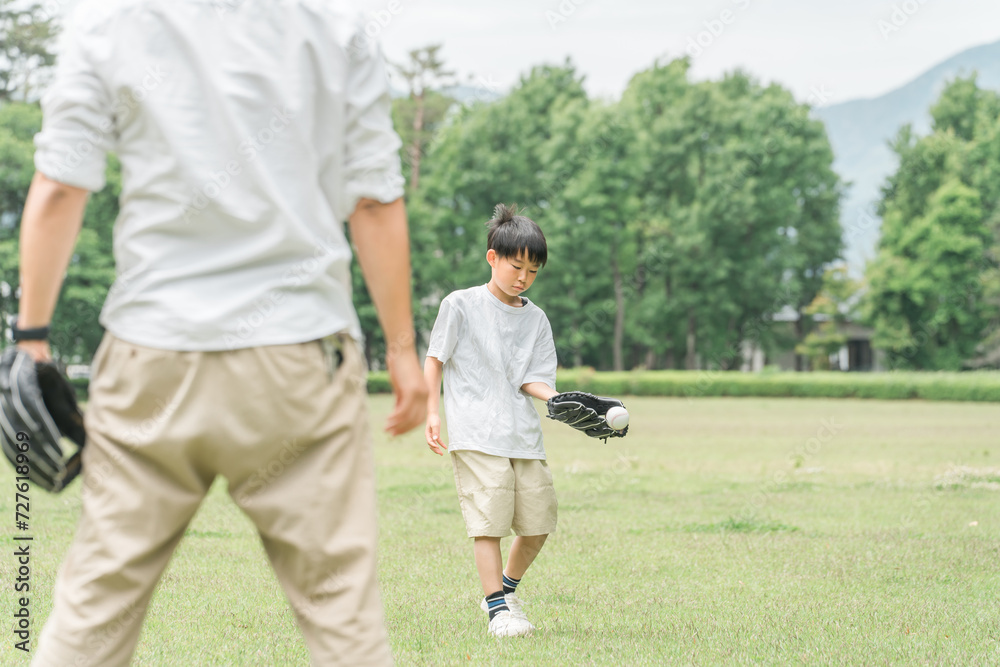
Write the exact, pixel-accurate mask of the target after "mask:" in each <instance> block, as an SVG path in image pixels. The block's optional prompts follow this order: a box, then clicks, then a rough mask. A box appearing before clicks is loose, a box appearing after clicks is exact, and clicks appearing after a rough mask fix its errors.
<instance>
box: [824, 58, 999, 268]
mask: <svg viewBox="0 0 1000 667" xmlns="http://www.w3.org/2000/svg"><path fill="white" fill-rule="evenodd" d="M972 72H977V73H978V75H979V76H978V82H979V86H980V87H982V88H992V89H1000V42H995V43H993V44H984V45H982V46H976V47H973V48H971V49H968V50H966V51H963V52H962V53H959V54H958V55H956V56H953V57H951V58H949V59H948V60H946V61H944V62H942V63H941V64H939V65H937V66H935V67H933V68H931V69H930V70H928V71H927V72H925V73H924V74H921V75H920V76H918V77H917V78H916V79H914V80H913V81H911V82H909V83H907V84H906V85H904V86H902V87H900V88H897V89H896V90H893V91H891V92H889V93H886V94H885V95H882V96H880V97H876V98H872V99H862V100H852V101H849V102H843V103H841V104H834V105H831V106H828V107H821V108H819V109H816V110H814V113H815V115H816V116H817V117H818V118H819V119H821V120H822V121H824V122H825V123H826V131H827V134H828V136H829V137H830V145H831V146H832V147H833V154H834V165H833V167H834V170H835V171H836V172H837V173H838V174H840V177H841V178H842V179H843V180H844V181H846V182H848V183H851V184H852V186H851V187H850V189H849V190H848V193H847V196H846V197H845V199H844V202H843V210H842V212H841V223H842V224H843V227H844V239H845V243H846V245H847V247H846V250H845V258H846V259H847V263H848V266H849V267H850V270H851V273H853V274H855V275H860V274H861V272H862V271H863V270H864V265H865V261H866V260H868V259H871V258H872V257H874V254H875V246H876V244H877V242H878V238H879V223H880V221H879V220H878V219H877V217H876V216H875V212H874V205H875V203H876V202H877V201H878V198H879V193H880V188H881V187H882V185H883V184H884V183H885V180H886V178H887V177H888V176H889V175H890V174H891V173H892V172H893V171H894V170H895V169H896V166H897V164H896V158H895V155H894V154H893V153H892V151H891V150H890V149H889V147H888V145H887V142H888V141H890V140H891V139H892V138H893V137H895V136H896V133H897V132H898V131H899V128H900V127H901V126H903V125H905V124H906V123H910V124H912V125H913V128H914V130H916V131H917V133H919V134H926V133H928V132H930V125H931V118H930V112H929V110H930V107H931V106H932V105H933V104H934V102H935V101H937V98H938V96H939V95H940V94H941V90H942V89H943V88H944V85H945V84H946V83H947V82H948V81H950V80H952V79H954V78H955V77H957V76H959V75H962V76H965V75H968V74H971V73H972Z"/></svg>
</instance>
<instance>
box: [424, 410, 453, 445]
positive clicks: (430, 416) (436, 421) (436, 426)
mask: <svg viewBox="0 0 1000 667" xmlns="http://www.w3.org/2000/svg"><path fill="white" fill-rule="evenodd" d="M424 438H425V439H426V440H427V446H428V447H430V448H431V451H432V452H434V453H435V454H437V455H438V456H444V452H445V450H446V449H448V445H446V444H444V443H443V442H441V416H440V415H438V413H437V412H428V413H427V428H425V429H424Z"/></svg>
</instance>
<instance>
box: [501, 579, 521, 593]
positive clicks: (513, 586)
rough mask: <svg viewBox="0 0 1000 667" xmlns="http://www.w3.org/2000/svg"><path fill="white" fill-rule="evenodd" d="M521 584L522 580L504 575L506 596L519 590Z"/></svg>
mask: <svg viewBox="0 0 1000 667" xmlns="http://www.w3.org/2000/svg"><path fill="white" fill-rule="evenodd" d="M519 583H521V580H520V579H511V578H510V577H508V576H507V575H506V574H504V575H503V592H504V594H505V595H506V594H507V593H513V592H514V591H515V590H517V585H518V584H519Z"/></svg>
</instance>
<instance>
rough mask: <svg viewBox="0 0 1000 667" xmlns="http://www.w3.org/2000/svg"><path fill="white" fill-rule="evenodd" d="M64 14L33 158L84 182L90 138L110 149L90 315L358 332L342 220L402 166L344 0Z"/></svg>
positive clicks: (198, 333)
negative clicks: (64, 31)
mask: <svg viewBox="0 0 1000 667" xmlns="http://www.w3.org/2000/svg"><path fill="white" fill-rule="evenodd" d="M74 20H75V24H73V28H74V29H73V31H72V32H71V33H70V34H69V35H67V40H66V50H65V51H64V52H63V53H62V54H61V61H60V68H59V72H58V75H57V79H56V81H54V82H53V85H52V86H51V88H50V92H49V93H48V94H47V95H46V97H45V98H44V99H43V108H44V110H45V126H44V127H43V131H42V133H41V134H40V135H39V136H38V138H37V144H38V152H37V154H36V164H37V166H38V168H39V171H42V172H43V173H46V174H48V175H49V176H51V177H53V178H55V179H56V180H59V181H61V182H64V183H67V184H70V185H76V186H78V187H83V188H86V189H91V190H93V189H98V188H99V187H100V186H101V184H103V177H104V165H105V159H104V156H105V152H106V151H115V152H117V153H118V156H119V158H120V160H121V163H122V176H123V188H122V201H121V213H120V216H119V219H118V222H117V224H116V228H115V254H116V263H117V267H118V271H119V278H118V281H117V282H116V284H115V286H114V287H113V288H112V290H111V293H110V294H109V297H108V301H107V303H106V304H105V308H104V312H103V313H102V323H103V324H104V325H105V326H106V327H107V328H108V329H109V330H110V331H111V332H112V333H114V334H115V335H117V336H119V337H120V338H123V339H125V340H129V341H131V342H134V343H138V344H142V345H147V346H150V347H161V348H166V349H176V350H213V349H216V350H219V349H234V348H240V347H250V346H257V345H273V344H283V343H292V342H301V341H305V340H312V339H316V338H319V337H322V336H324V335H328V334H330V333H332V332H335V331H338V330H342V329H345V328H346V329H348V330H350V332H351V334H352V336H353V337H354V338H355V339H358V340H360V338H361V332H360V328H359V326H358V323H357V316H356V315H355V313H354V310H353V307H352V305H351V294H350V274H349V262H350V257H351V253H350V249H349V246H348V244H347V243H346V241H345V239H344V235H343V231H342V225H341V223H342V221H343V220H344V219H345V218H346V217H347V215H349V214H350V213H351V212H352V211H353V210H354V207H355V205H356V203H357V201H358V200H359V198H362V197H365V198H371V199H376V200H379V201H392V200H393V199H396V198H398V197H399V196H401V195H402V178H401V177H400V175H399V161H398V148H399V139H398V137H397V136H396V134H395V133H394V132H393V130H392V126H391V120H390V115H389V111H388V108H389V99H388V94H387V83H386V78H385V73H384V69H383V66H382V64H381V58H380V56H379V54H378V52H377V47H376V46H375V45H374V44H373V43H372V42H371V41H370V40H368V39H367V38H366V36H365V34H364V32H363V29H362V27H361V23H360V21H359V20H358V17H357V16H356V14H355V13H354V12H353V10H352V9H351V7H350V5H349V4H347V3H344V2H329V1H323V2H320V1H318V0H299V1H293V2H281V3H274V2H267V1H265V0H247V1H245V2H236V1H230V0H227V1H225V2H222V1H221V0H217V1H215V2H211V1H197V0H170V1H163V0H117V1H113V2H110V3H109V2H93V1H91V0H85V1H84V2H83V3H81V5H80V6H79V7H78V8H77V14H76V16H75V17H74ZM373 108H375V109H374V113H373V112H372V111H373Z"/></svg>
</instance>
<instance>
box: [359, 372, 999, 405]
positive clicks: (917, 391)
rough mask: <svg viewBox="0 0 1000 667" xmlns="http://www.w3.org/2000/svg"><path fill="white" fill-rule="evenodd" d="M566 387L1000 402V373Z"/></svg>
mask: <svg viewBox="0 0 1000 667" xmlns="http://www.w3.org/2000/svg"><path fill="white" fill-rule="evenodd" d="M556 382H557V386H558V388H559V389H560V390H562V391H569V390H571V389H578V390H580V391H589V392H591V393H594V394H598V395H604V396H681V397H688V398H700V397H708V396H776V397H777V396H793V397H803V398H878V399H890V400H892V399H910V398H920V399H924V400H928V401H998V402H1000V372H996V371H977V372H969V373H944V372H939V373H912V372H890V373H838V372H815V373H768V372H764V373H736V372H723V371H624V372H606V371H601V372H598V371H594V370H593V369H591V368H574V369H567V370H560V371H559V372H558V374H557V378H556ZM368 391H369V392H370V393H388V392H390V391H392V386H391V385H390V383H389V375H388V373H386V372H384V371H382V372H373V373H369V374H368Z"/></svg>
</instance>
